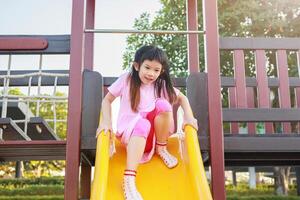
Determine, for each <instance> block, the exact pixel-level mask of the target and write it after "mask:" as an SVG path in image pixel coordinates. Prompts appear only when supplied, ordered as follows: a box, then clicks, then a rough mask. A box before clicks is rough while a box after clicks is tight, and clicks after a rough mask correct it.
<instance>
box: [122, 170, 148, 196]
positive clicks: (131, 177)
mask: <svg viewBox="0 0 300 200" xmlns="http://www.w3.org/2000/svg"><path fill="white" fill-rule="evenodd" d="M135 176H136V171H135V170H125V171H124V179H123V191H124V196H125V200H143V198H142V196H141V194H140V193H139V192H138V190H137V188H136V185H135Z"/></svg>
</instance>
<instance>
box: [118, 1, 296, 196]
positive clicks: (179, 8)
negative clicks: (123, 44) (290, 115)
mask: <svg viewBox="0 0 300 200" xmlns="http://www.w3.org/2000/svg"><path fill="white" fill-rule="evenodd" d="M161 3H162V9H161V10H160V11H158V13H157V15H156V16H155V18H154V20H153V21H151V20H150V14H149V13H143V14H142V15H141V16H140V17H139V18H138V19H136V20H135V23H134V28H135V29H137V30H147V29H153V30H185V29H186V5H185V1H183V0H176V1H171V0H161ZM201 3H202V2H201V1H198V12H199V15H198V21H199V27H198V29H199V30H202V29H203V28H202V5H201ZM218 14H219V16H218V17H219V33H220V36H223V37H226V36H239V37H300V1H299V0H286V1H282V0H253V1H245V0H218ZM145 44H154V45H157V46H159V47H161V48H163V49H164V50H165V51H166V53H167V55H168V57H169V59H170V62H171V70H170V72H171V74H173V75H174V76H186V75H187V41H186V36H180V35H167V34H165V35H149V34H148V35H145V34H144V35H130V36H128V37H127V48H126V52H125V53H124V55H123V59H124V62H123V68H128V67H129V66H130V65H131V62H132V58H133V57H134V52H135V51H136V49H138V48H139V47H140V46H141V45H145ZM199 52H200V58H199V59H200V66H199V68H200V71H203V69H204V49H203V38H202V37H199ZM294 56H295V54H294V55H293V52H289V60H288V62H289V64H292V65H294V66H296V64H295V59H292V57H294ZM267 57H268V67H267V73H268V75H269V76H275V75H276V68H275V63H276V61H275V59H276V58H275V56H274V52H272V51H268V52H267ZM245 64H246V66H247V67H246V74H247V76H254V75H255V67H254V66H255V64H254V56H253V52H251V51H249V52H246V53H245ZM232 66H233V62H232V52H230V51H226V52H224V51H222V52H221V62H220V69H221V74H222V75H223V76H232V75H233V67H232ZM289 73H290V76H295V75H296V74H297V71H296V68H293V69H291V70H290V72H289ZM299 73H300V72H299ZM222 96H223V105H225V106H226V105H228V95H227V94H226V91H222ZM273 103H274V104H276V103H277V104H278V101H277V102H276V101H274V102H273ZM279 172H284V173H280V174H281V176H285V177H286V175H288V174H289V168H287V169H286V170H279ZM283 179H285V178H283ZM281 183H282V182H281ZM283 187H285V186H283ZM285 189H286V191H287V188H285ZM276 191H280V190H276ZM282 191H284V190H282Z"/></svg>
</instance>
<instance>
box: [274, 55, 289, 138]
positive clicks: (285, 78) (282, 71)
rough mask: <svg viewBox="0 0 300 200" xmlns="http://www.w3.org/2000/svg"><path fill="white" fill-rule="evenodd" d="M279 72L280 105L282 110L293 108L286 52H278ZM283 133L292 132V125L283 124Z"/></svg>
mask: <svg viewBox="0 0 300 200" xmlns="http://www.w3.org/2000/svg"><path fill="white" fill-rule="evenodd" d="M276 60H277V72H278V78H279V104H280V107H281V108H290V107H291V97H290V86H289V74H288V63H287V55H286V51H285V50H278V51H277V52H276ZM283 131H284V132H285V133H290V132H291V124H290V123H287V122H285V123H283Z"/></svg>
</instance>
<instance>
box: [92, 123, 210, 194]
mask: <svg viewBox="0 0 300 200" xmlns="http://www.w3.org/2000/svg"><path fill="white" fill-rule="evenodd" d="M179 143H181V145H182V147H183V151H182V152H183V159H181V156H180V153H179V145H180V144H179ZM108 149H109V134H106V135H104V134H103V133H101V134H100V136H99V137H98V139H97V153H96V161H95V162H96V163H95V173H94V180H93V183H92V190H91V200H100V199H101V200H119V199H120V200H121V199H124V197H123V191H122V178H123V172H124V169H125V164H126V150H125V147H124V146H122V145H121V144H120V143H119V142H118V141H117V142H116V151H117V153H116V154H114V155H113V157H112V158H109V155H108V153H109V152H108ZM168 150H169V151H170V152H171V153H172V154H173V155H175V156H176V157H177V158H178V160H179V163H178V165H177V166H176V167H175V168H173V169H168V168H167V167H166V166H165V165H164V163H163V162H162V160H160V158H159V157H158V156H157V155H154V157H153V158H152V160H151V161H150V162H148V163H145V164H141V165H140V166H139V168H138V172H137V177H136V183H137V188H138V190H139V192H140V193H141V195H142V196H143V198H144V200H153V199H155V200H168V199H170V200H174V199H178V200H181V199H182V200H186V199H189V200H193V199H195V200H197V199H200V200H210V199H212V197H211V193H210V189H209V185H208V182H207V179H206V175H205V170H204V167H203V163H202V159H201V154H200V148H199V144H198V139H197V133H196V131H195V130H194V129H193V128H192V127H190V126H187V127H186V128H185V138H184V140H179V139H178V138H177V137H172V138H170V139H169V143H168Z"/></svg>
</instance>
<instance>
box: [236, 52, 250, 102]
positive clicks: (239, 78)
mask: <svg viewBox="0 0 300 200" xmlns="http://www.w3.org/2000/svg"><path fill="white" fill-rule="evenodd" d="M233 65H234V77H235V88H236V100H237V107H238V108H247V93H246V77H245V62H244V51H243V50H234V51H233Z"/></svg>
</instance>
